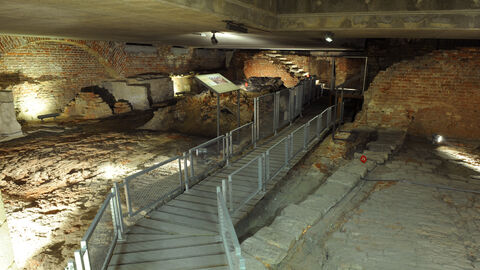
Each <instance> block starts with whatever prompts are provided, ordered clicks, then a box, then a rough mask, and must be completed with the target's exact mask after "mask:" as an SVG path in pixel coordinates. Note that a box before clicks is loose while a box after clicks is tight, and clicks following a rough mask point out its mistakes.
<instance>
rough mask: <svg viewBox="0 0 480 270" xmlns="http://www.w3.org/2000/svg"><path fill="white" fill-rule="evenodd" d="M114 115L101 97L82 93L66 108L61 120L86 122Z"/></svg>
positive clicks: (90, 93)
mask: <svg viewBox="0 0 480 270" xmlns="http://www.w3.org/2000/svg"><path fill="white" fill-rule="evenodd" d="M112 115H113V113H112V109H111V108H110V106H108V104H107V103H105V102H104V101H103V99H102V98H101V97H100V96H99V95H97V94H94V93H92V92H81V93H78V94H77V96H76V97H75V99H74V100H72V101H71V102H70V103H69V104H68V105H67V107H65V109H64V112H63V113H62V114H61V115H60V118H61V119H64V118H67V119H68V118H75V119H85V120H86V119H98V118H105V117H109V116H112Z"/></svg>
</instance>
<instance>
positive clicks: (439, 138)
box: [432, 134, 445, 144]
mask: <svg viewBox="0 0 480 270" xmlns="http://www.w3.org/2000/svg"><path fill="white" fill-rule="evenodd" d="M444 141H445V138H444V137H443V136H442V135H438V134H433V136H432V142H433V144H441V143H443V142H444Z"/></svg>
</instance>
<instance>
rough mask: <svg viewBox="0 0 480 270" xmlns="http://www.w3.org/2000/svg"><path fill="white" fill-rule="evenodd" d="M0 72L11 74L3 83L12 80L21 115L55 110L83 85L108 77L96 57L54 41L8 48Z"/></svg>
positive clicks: (73, 95) (17, 106)
mask: <svg viewBox="0 0 480 270" xmlns="http://www.w3.org/2000/svg"><path fill="white" fill-rule="evenodd" d="M0 73H3V74H9V76H10V81H9V82H7V81H6V80H4V83H5V84H10V83H11V84H12V85H10V86H9V87H8V88H9V89H11V90H13V95H14V100H15V109H16V111H18V112H19V114H18V117H19V118H20V119H30V118H31V117H32V116H33V117H35V116H36V115H38V114H45V113H52V112H56V111H58V110H60V109H62V108H63V107H64V106H65V104H67V103H68V102H69V101H70V100H72V99H73V98H74V97H75V94H76V93H78V92H79V91H80V89H81V88H82V87H86V86H89V85H96V84H99V83H100V82H101V81H102V80H103V79H105V78H108V77H109V75H108V74H107V72H106V71H105V69H104V67H103V66H102V65H101V64H100V63H99V62H98V61H97V60H96V59H95V57H93V56H92V55H90V54H88V53H87V52H85V51H84V50H82V49H81V48H79V47H77V46H74V45H70V44H59V43H53V42H42V43H29V44H28V45H26V46H22V47H20V48H16V49H13V50H10V51H9V52H7V53H5V54H4V55H3V56H2V57H1V61H0ZM12 75H13V76H12ZM36 100H41V104H38V103H37V102H36ZM33 107H36V108H33Z"/></svg>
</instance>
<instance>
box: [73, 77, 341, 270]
mask: <svg viewBox="0 0 480 270" xmlns="http://www.w3.org/2000/svg"><path fill="white" fill-rule="evenodd" d="M305 87H309V88H312V89H307V91H309V92H308V93H307V92H306V91H305V90H304V88H305ZM314 87H315V86H314V85H313V83H309V84H305V83H303V82H301V83H299V84H298V85H297V86H295V87H293V88H291V89H289V91H288V93H289V100H288V105H287V106H288V112H289V118H290V119H289V120H290V123H291V121H293V120H294V119H295V118H296V117H297V116H299V115H300V116H301V114H302V111H303V108H304V104H305V103H310V101H312V100H313V99H316V94H315V93H313V95H312V90H313V88H314ZM267 95H273V97H274V100H275V102H276V106H275V107H274V114H275V115H274V121H277V122H279V111H278V110H279V108H280V106H279V103H278V102H279V95H278V94H274V93H269V94H267ZM275 97H276V98H275ZM305 98H307V99H308V100H304V99H305ZM304 101H305V102H304ZM254 104H256V105H255V106H254V107H255V112H254V121H253V122H250V123H247V124H244V125H242V126H240V127H237V128H235V129H233V130H232V131H230V132H228V133H227V134H226V135H221V136H218V137H216V138H214V139H211V140H209V141H207V142H204V143H202V144H200V145H198V146H196V147H193V148H191V149H189V150H188V154H187V153H184V154H183V156H181V157H180V156H176V157H173V158H170V159H168V160H165V161H163V162H160V163H158V164H155V165H153V166H151V167H149V168H147V169H144V170H142V171H140V172H137V173H134V174H132V175H129V176H128V177H126V178H125V179H124V181H123V183H120V184H116V185H115V188H114V190H112V193H110V194H109V195H108V196H107V198H106V199H105V201H104V203H103V204H102V206H101V208H100V210H99V211H98V213H97V215H96V216H95V218H94V220H93V222H92V224H91V225H90V226H89V229H88V230H87V233H86V234H85V236H84V238H82V242H81V249H80V250H77V251H75V253H74V255H75V256H74V257H75V264H74V268H75V269H76V270H84V269H85V270H91V267H90V261H89V249H88V240H89V239H90V238H91V237H92V235H93V233H94V231H95V228H96V227H97V226H98V224H99V222H100V219H101V217H102V216H103V215H104V214H105V211H106V209H107V207H108V206H109V205H110V207H112V223H113V227H112V230H113V238H112V239H113V240H112V243H110V246H109V249H108V251H107V257H106V258H105V260H104V262H103V266H102V267H103V268H106V266H107V265H108V262H109V260H110V257H111V255H112V252H113V248H114V247H115V245H116V243H117V240H121V239H122V235H123V231H124V228H123V226H124V225H123V216H122V213H121V207H120V195H119V193H118V189H119V187H124V188H125V189H128V184H129V182H130V181H132V180H133V179H134V178H136V177H138V176H140V175H143V174H145V173H148V172H150V171H152V170H155V169H157V168H159V167H161V166H162V165H165V164H167V163H170V162H172V161H175V160H176V159H178V161H179V178H180V187H179V188H177V189H175V190H172V191H171V192H169V193H168V194H170V195H172V194H173V193H175V192H179V193H181V192H183V191H184V188H183V187H182V179H183V183H184V185H185V190H188V186H189V182H188V181H189V180H188V179H189V177H190V178H193V177H195V172H194V169H193V165H194V164H193V160H192V159H193V152H194V151H196V150H197V149H200V148H202V147H204V146H206V145H209V144H211V143H212V142H216V141H219V140H222V151H223V152H222V154H223V160H225V158H228V157H229V153H231V151H232V150H233V146H232V143H231V139H232V137H231V135H232V133H234V132H236V131H238V130H240V129H242V128H245V127H246V126H249V125H252V133H253V134H252V141H253V145H254V147H255V146H256V143H257V140H258V139H259V137H258V136H259V134H258V123H259V117H260V115H258V97H257V98H256V99H255V100H254ZM335 107H336V106H331V107H329V108H327V109H325V110H324V111H323V112H322V113H321V114H319V115H318V117H319V119H320V117H321V116H322V115H323V114H324V113H325V112H327V123H326V126H325V128H324V129H323V130H325V129H328V128H330V127H331V125H332V122H333V121H332V112H333V109H334V108H335ZM335 113H336V111H335ZM342 115H343V112H342ZM319 122H320V121H319ZM309 123H311V121H310V122H309ZM275 125H276V126H275ZM307 125H308V123H307ZM279 128H281V127H279V125H278V123H276V122H275V123H274V129H275V134H274V136H275V135H276V131H277V129H279ZM302 128H303V129H306V128H307V127H306V125H305V124H304V125H302V126H301V127H299V128H297V129H295V131H293V132H291V134H289V135H288V136H287V137H285V138H284V139H282V140H280V141H279V142H277V143H275V144H274V145H272V146H271V147H270V148H269V149H267V151H266V152H264V153H262V154H260V155H258V156H257V157H256V158H254V159H252V160H250V161H249V162H248V163H247V164H245V165H243V166H242V167H241V168H239V169H237V170H235V171H234V172H233V173H232V174H230V175H229V178H228V180H229V182H228V187H227V185H226V183H225V180H224V181H223V186H224V189H223V192H224V193H222V192H220V193H218V188H217V195H218V196H217V199H219V204H218V208H219V214H220V213H222V214H223V215H222V219H221V218H220V216H219V222H220V221H221V220H224V221H222V222H221V224H220V226H221V228H222V227H223V232H224V233H223V234H222V240H223V241H224V247H225V248H227V246H226V245H225V243H226V242H225V241H226V238H227V237H226V234H227V233H228V234H230V236H229V237H230V238H231V239H232V241H234V243H233V245H234V246H235V258H236V259H235V260H237V261H238V262H239V263H238V266H239V268H238V269H241V270H243V269H245V261H244V260H243V258H242V257H241V250H240V245H239V244H238V238H237V235H236V233H235V230H234V227H233V224H232V221H231V218H230V215H229V211H228V208H227V200H226V198H225V196H224V194H225V195H226V194H227V193H228V196H229V203H230V204H232V203H233V197H232V196H233V194H232V193H233V189H232V176H234V175H235V174H239V173H240V172H241V171H242V170H244V169H245V168H246V167H247V166H249V165H251V164H252V163H253V162H255V161H257V162H258V168H257V169H258V171H257V172H256V175H257V178H258V183H257V184H258V188H257V189H256V190H255V192H254V193H252V194H250V196H249V197H248V198H247V199H246V200H245V202H248V201H249V200H251V199H252V198H253V197H254V196H255V195H256V194H258V193H259V192H260V191H262V190H263V191H265V189H266V181H268V180H270V179H266V178H267V177H266V174H265V170H266V168H265V167H266V166H265V165H266V164H268V162H269V161H267V159H266V154H267V153H268V152H269V151H271V150H272V149H273V148H274V147H278V145H279V144H281V143H282V142H286V143H285V151H286V153H285V164H284V165H283V166H282V168H283V167H285V166H288V163H289V162H290V161H291V160H292V159H293V158H294V156H293V155H291V154H290V151H291V150H292V136H293V134H294V133H295V132H298V130H299V129H302ZM317 129H321V127H320V126H319V124H317ZM320 133H322V132H321V131H320V132H317V137H318V136H319V135H320ZM229 140H230V141H229ZM285 140H286V141H285ZM188 160H190V164H188ZM182 164H183V171H182ZM188 166H190V169H191V170H189V168H188ZM280 170H281V169H279V171H280ZM189 171H191V174H190V175H189ZM277 174H278V173H276V174H275V175H277ZM275 175H273V176H271V177H269V178H273V177H275ZM168 194H166V195H164V196H162V197H161V198H160V199H159V200H156V202H155V203H158V202H159V201H161V200H163V199H164V198H165V196H167V195H168ZM126 197H127V207H128V204H129V203H128V192H127V191H126ZM245 202H244V203H245ZM244 203H242V205H243V204H244ZM130 206H131V203H130ZM230 208H231V210H233V205H231V206H230ZM130 210H131V208H130ZM220 210H221V211H220ZM237 210H238V209H237ZM129 213H132V212H131V211H129ZM226 252H227V253H228V254H227V256H230V255H231V254H230V253H229V252H228V249H226ZM231 262H232V260H229V265H234V264H230V263H231ZM67 267H69V268H72V262H69V264H68V266H67Z"/></svg>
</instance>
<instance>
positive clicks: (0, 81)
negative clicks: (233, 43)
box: [0, 35, 225, 120]
mask: <svg viewBox="0 0 480 270" xmlns="http://www.w3.org/2000/svg"><path fill="white" fill-rule="evenodd" d="M135 47H149V48H150V49H149V50H147V52H145V51H146V50H141V49H138V50H137V49H135ZM132 48H133V49H132ZM224 65H225V52H224V51H222V50H205V49H192V48H176V47H171V46H164V45H159V44H150V45H149V46H136V45H129V44H126V43H124V42H110V41H89V40H70V39H55V38H42V37H22V36H7V35H0V89H9V90H12V91H13V93H14V99H15V110H16V112H17V117H18V118H19V119H22V120H36V116H37V115H39V114H46V113H53V112H60V111H61V110H62V109H63V108H64V107H65V105H67V103H68V102H70V101H71V100H72V99H73V98H74V97H75V95H76V94H78V93H79V92H80V90H81V89H82V88H84V87H87V86H92V85H97V84H99V83H101V82H102V81H105V80H111V79H115V80H121V79H125V78H126V77H129V76H134V75H137V74H143V73H167V74H169V73H174V74H181V73H188V72H190V71H203V70H218V69H221V68H223V67H224Z"/></svg>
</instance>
